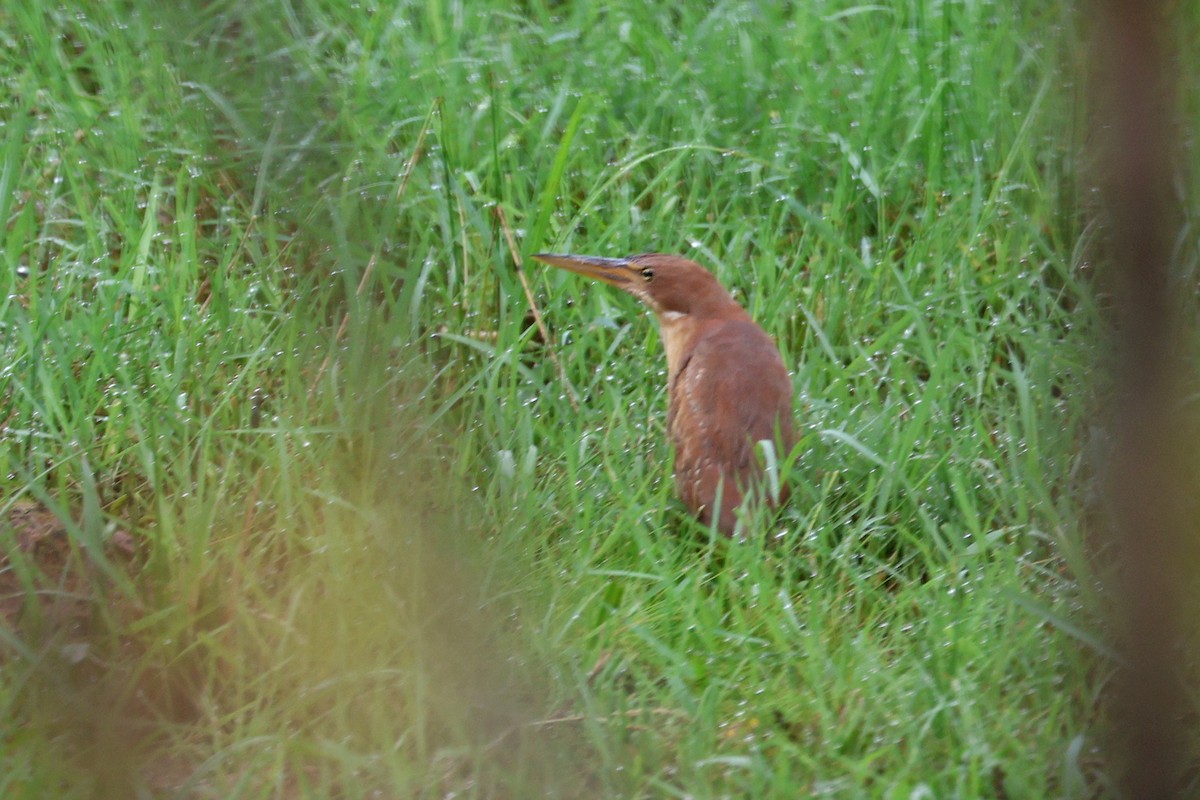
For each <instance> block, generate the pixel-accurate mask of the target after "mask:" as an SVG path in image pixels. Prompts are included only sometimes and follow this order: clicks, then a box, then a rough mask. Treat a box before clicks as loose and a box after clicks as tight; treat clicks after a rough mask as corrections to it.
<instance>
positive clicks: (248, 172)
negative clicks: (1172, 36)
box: [0, 0, 1197, 798]
mask: <svg viewBox="0 0 1200 800" xmlns="http://www.w3.org/2000/svg"><path fill="white" fill-rule="evenodd" d="M1185 5H1186V4H1185ZM1180 13H1184V12H1182V11H1181V12H1180ZM1078 23H1079V20H1077V19H1075V18H1074V17H1073V16H1072V14H1071V12H1070V9H1069V7H1068V6H1067V5H1065V4H1063V3H1057V2H1050V3H1040V4H1029V3H1026V4H1011V3H994V2H961V3H958V2H932V1H931V0H911V1H908V2H900V3H895V4H881V5H860V4H854V3H846V2H812V3H801V4H795V5H792V4H785V3H755V2H727V3H717V4H707V3H705V4H701V3H682V4H681V3H672V4H652V3H651V4H646V3H635V2H608V3H570V2H561V3H560V2H548V1H547V0H532V2H528V3H517V4H513V3H509V2H500V1H499V0H471V2H466V1H465V0H458V1H457V2H445V3H443V2H428V3H415V2H398V3H391V4H388V3H375V2H349V0H291V1H290V2H283V1H282V0H263V2H258V3H240V2H221V1H218V2H188V3H181V4H172V3H150V2H137V1H136V0H122V1H117V2H107V3H85V2H77V3H70V2H67V3H59V4H52V3H11V4H6V5H5V6H3V8H2V9H0V257H2V258H3V269H0V288H2V291H0V481H2V483H0V492H2V495H0V497H2V499H0V512H2V514H0V519H2V520H3V521H2V522H0V538H2V540H3V548H4V554H3V561H2V563H0V613H2V619H0V796H3V797H6V798H9V797H14V798H17V797H29V798H33V797H51V796H53V797H62V798H71V797H97V796H99V797H133V796H140V797H151V796H163V797H168V796H170V797H189V798H190V797H201V798H202V797H213V798H261V797H281V798H292V797H313V798H324V797H345V798H355V797H363V798H365V797H397V798H400V797H405V798H407V797H451V796H453V797H514V798H516V797H531V796H535V795H541V794H551V795H558V796H590V797H684V796H689V797H697V796H698V797H707V796H726V797H780V798H794V797H802V796H831V797H892V798H908V797H981V796H991V797H1014V798H1017V797H1050V796H1063V797H1088V796H1103V795H1105V794H1107V793H1109V792H1111V791H1112V780H1113V775H1114V771H1113V768H1112V767H1111V765H1110V764H1109V763H1108V762H1107V761H1106V760H1105V758H1104V757H1103V750H1102V746H1103V744H1104V740H1103V730H1102V727H1101V724H1100V720H1101V713H1102V709H1101V708H1100V703H1099V697H1100V696H1099V692H1100V687H1101V686H1102V684H1103V681H1104V680H1105V676H1106V675H1108V674H1109V673H1110V672H1111V669H1112V666H1113V665H1112V661H1111V656H1110V653H1109V652H1108V649H1107V645H1106V644H1105V639H1104V635H1103V629H1102V626H1101V623H1100V619H1101V614H1102V612H1103V606H1102V601H1101V598H1100V597H1099V596H1098V594H1097V592H1096V590H1095V573H1094V570H1093V566H1092V563H1091V562H1090V561H1089V559H1088V558H1087V553H1088V548H1089V543H1088V537H1087V530H1088V525H1087V520H1088V519H1089V518H1090V515H1091V514H1092V513H1093V512H1094V511H1096V510H1097V505H1096V498H1095V497H1094V494H1095V492H1094V487H1095V485H1096V484H1095V477H1094V475H1095V463H1094V459H1095V457H1096V455H1095V454H1096V453H1097V452H1098V451H1099V450H1101V449H1102V447H1103V440H1102V438H1101V437H1098V436H1097V435H1096V434H1095V425H1094V415H1095V413H1096V411H1097V406H1096V404H1095V403H1094V402H1093V400H1092V399H1091V398H1092V388H1093V387H1092V380H1091V367H1090V364H1091V363H1092V361H1093V358H1094V356H1095V352H1094V351H1095V350H1096V349H1097V348H1096V347H1095V345H1094V344H1093V343H1092V342H1093V341H1094V340H1093V339H1092V336H1093V333H1094V332H1095V329H1096V317H1097V305H1098V302H1097V299H1096V298H1097V297H1098V293H1097V289H1096V286H1095V285H1094V280H1093V275H1092V274H1091V262H1090V256H1089V253H1090V251H1091V247H1090V244H1089V242H1090V237H1091V230H1092V229H1091V227H1090V226H1089V225H1088V219H1089V210H1088V204H1089V202H1090V201H1089V199H1088V198H1089V197H1090V194H1089V192H1088V191H1087V189H1086V187H1087V185H1088V184H1087V181H1086V176H1085V175H1084V170H1083V169H1082V167H1081V164H1080V163H1079V162H1080V159H1079V155H1078V154H1079V153H1080V152H1081V149H1080V146H1081V143H1082V142H1083V141H1084V139H1085V133H1086V131H1085V122H1086V114H1085V108H1084V92H1083V91H1082V88H1081V82H1082V78H1081V75H1082V72H1081V70H1080V65H1081V63H1082V61H1083V52H1082V50H1081V48H1080V46H1079V44H1078V42H1079V39H1078V36H1077V31H1076V28H1077V26H1078ZM1189 25H1190V27H1188V26H1183V28H1182V30H1193V29H1195V27H1196V26H1195V25H1194V22H1189ZM1193 38H1194V36H1193ZM1184 58H1185V61H1188V60H1189V59H1194V55H1190V56H1189V55H1185V56H1184ZM1196 67H1197V65H1196V64H1195V63H1190V62H1189V63H1185V64H1184V65H1183V66H1182V67H1181V74H1197V71H1196ZM1189 97H1190V95H1189ZM1193 107H1194V104H1190V105H1188V106H1186V107H1185V110H1187V111H1189V112H1190V111H1191V110H1192V108H1193ZM1180 188H1181V191H1183V192H1185V193H1187V194H1188V195H1189V196H1194V193H1193V192H1192V189H1191V186H1190V185H1181V187H1180ZM542 250H555V251H576V252H586V253H593V254H597V255H625V254H630V253H636V252H643V251H648V250H657V251H664V252H677V253H683V254H686V255H688V256H689V257H691V258H694V259H696V260H698V261H701V262H703V263H705V264H707V265H708V266H710V267H712V268H713V269H715V271H716V272H717V274H718V275H719V277H720V278H721V279H722V281H724V282H725V283H726V285H728V286H730V287H732V288H733V289H734V291H735V294H736V296H737V297H738V298H739V299H740V300H741V301H742V302H743V303H744V304H745V305H746V307H747V308H748V310H750V312H751V313H752V314H753V315H754V316H755V318H756V319H757V320H758V321H759V322H760V323H761V324H762V325H763V327H764V328H766V329H767V330H768V331H769V332H771V333H772V335H774V336H775V337H776V338H777V340H778V342H779V344H780V347H781V349H782V351H783V353H784V355H785V358H786V361H787V363H788V366H789V369H791V370H792V372H793V375H794V382H795V387H796V393H797V397H798V413H799V418H798V420H797V422H798V431H799V435H800V437H801V444H800V452H799V456H798V459H797V460H796V463H795V465H794V466H793V467H792V468H791V470H790V478H791V480H792V481H794V484H795V490H794V492H793V496H792V500H791V503H790V504H789V506H788V508H786V509H785V510H784V511H783V512H782V513H781V514H780V515H779V516H778V517H777V518H774V519H762V520H760V522H759V526H758V527H759V530H760V533H759V535H757V536H756V537H753V538H751V539H750V540H748V541H745V542H733V543H729V542H726V541H724V540H722V539H720V538H719V537H713V536H712V535H710V533H709V532H708V531H706V530H703V529H702V528H700V527H699V526H698V525H697V524H695V523H694V522H692V521H691V520H690V519H689V518H688V517H687V515H686V514H685V513H683V512H682V510H681V508H680V507H679V505H678V503H677V502H676V501H675V500H674V499H673V496H672V491H671V485H670V480H669V474H670V454H669V452H668V451H667V448H666V445H665V436H664V415H665V409H666V401H665V395H664V388H663V371H664V362H663V354H662V351H661V347H660V344H659V342H658V338H657V332H656V331H655V330H654V328H653V325H652V323H651V321H650V320H649V319H647V318H646V314H645V313H644V311H643V310H642V309H641V308H640V307H639V306H638V305H637V304H636V303H635V302H634V301H632V300H630V299H628V298H625V297H622V296H619V295H617V294H616V293H613V292H607V291H603V290H599V289H602V287H592V286H587V285H585V284H582V283H581V282H577V281H573V280H571V279H570V277H569V276H565V275H559V274H553V273H552V272H551V271H549V270H547V269H546V268H543V267H540V266H537V265H535V264H532V263H530V264H526V265H525V266H524V267H523V268H521V269H518V268H517V267H516V266H515V264H516V263H517V262H518V261H520V260H521V258H522V256H527V255H528V254H529V253H533V252H538V251H542ZM1181 252H1182V253H1183V254H1184V256H1186V257H1187V258H1193V257H1194V253H1193V250H1192V249H1191V248H1190V247H1185V248H1184V249H1183V250H1181ZM1189 263H1190V262H1189ZM1188 268H1189V269H1191V267H1190V266H1189V267H1188ZM526 282H527V285H528V293H527V291H526V286H525V285H524V284H525V283H526ZM535 309H536V311H537V312H538V314H540V317H541V320H542V322H543V323H544V331H545V332H544V333H543V330H542V329H541V328H539V326H538V325H537V324H535V323H534V320H533V317H534V313H533V312H534V310H535Z"/></svg>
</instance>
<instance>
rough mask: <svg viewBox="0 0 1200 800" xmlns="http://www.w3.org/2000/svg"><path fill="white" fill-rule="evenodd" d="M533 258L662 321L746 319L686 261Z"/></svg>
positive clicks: (648, 256)
mask: <svg viewBox="0 0 1200 800" xmlns="http://www.w3.org/2000/svg"><path fill="white" fill-rule="evenodd" d="M534 258H536V259H537V260H538V261H541V262H542V263H544V264H550V265H551V266H554V267H560V268H562V269H565V270H569V271H571V272H577V273H579V274H580V275H585V276H587V277H589V278H595V279H596V280H599V281H603V282H604V283H609V284H612V285H613V286H616V287H617V288H618V289H623V290H625V291H626V292H629V293H630V294H631V295H633V296H634V297H636V298H637V299H639V300H641V301H642V302H643V303H645V304H646V305H647V306H649V307H650V308H651V310H653V311H654V313H655V314H657V315H658V316H659V318H660V319H671V318H673V317H675V318H677V316H702V315H719V314H729V313H744V312H741V307H740V306H738V304H737V302H736V301H735V300H734V299H733V297H731V296H730V294H729V292H727V291H725V288H724V287H723V286H721V284H720V283H719V282H718V281H717V279H716V277H715V276H714V275H713V274H712V273H711V272H709V271H708V270H706V269H705V268H704V267H702V266H700V265H699V264H697V263H696V262H695V261H689V260H688V259H686V258H684V257H683V256H671V255H664V254H662V253H644V254H642V255H637V256H629V257H627V258H601V257H599V256H574V255H559V254H555V253H538V254H537V255H535V256H534ZM734 309H736V311H734Z"/></svg>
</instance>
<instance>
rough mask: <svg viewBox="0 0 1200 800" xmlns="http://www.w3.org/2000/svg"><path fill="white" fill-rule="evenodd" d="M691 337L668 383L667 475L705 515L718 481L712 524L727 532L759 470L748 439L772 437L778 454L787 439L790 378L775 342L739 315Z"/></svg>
mask: <svg viewBox="0 0 1200 800" xmlns="http://www.w3.org/2000/svg"><path fill="white" fill-rule="evenodd" d="M691 345H692V346H691V348H690V351H689V353H688V355H687V356H686V357H685V359H684V361H683V363H682V364H681V365H680V368H679V369H678V370H677V371H676V372H675V374H674V376H673V378H672V383H671V386H670V387H669V388H670V395H671V397H670V410H669V412H668V418H667V427H668V430H669V432H670V434H671V439H672V441H673V444H674V446H675V482H676V486H677V488H678V490H679V494H680V497H681V498H682V499H683V502H684V503H685V504H686V505H687V506H688V507H689V508H690V509H692V510H693V511H695V512H697V513H698V514H699V515H700V519H701V521H702V522H705V523H709V522H711V520H712V517H713V510H714V508H715V506H716V503H717V499H718V498H717V495H718V487H720V488H719V492H720V516H719V518H718V527H719V528H720V529H721V530H722V531H723V532H724V533H726V534H732V533H733V530H734V526H735V524H736V515H735V514H734V511H735V509H736V508H737V507H738V506H739V505H740V504H741V502H742V499H743V497H744V495H745V493H746V490H747V489H748V488H749V486H750V484H751V483H752V482H753V481H754V480H756V479H757V478H758V477H759V473H760V472H761V467H760V464H759V460H758V458H757V456H756V454H755V443H756V442H758V441H760V440H763V439H767V440H771V441H773V442H774V443H775V451H776V453H778V454H779V456H780V457H783V456H784V455H786V454H787V452H788V451H789V450H791V448H792V445H793V443H794V438H795V437H794V433H793V430H792V383H791V379H790V378H789V377H788V373H787V368H786V367H785V366H784V364H783V360H782V358H780V356H779V351H778V349H777V348H776V347H775V343H774V342H773V341H772V340H771V338H770V337H769V336H768V335H767V334H766V333H765V332H764V331H763V330H762V328H760V327H758V325H756V324H754V322H752V321H750V320H749V319H747V318H742V319H732V320H712V321H710V322H708V323H707V324H704V325H702V326H701V327H700V328H699V329H698V330H697V331H696V334H695V338H694V339H693V340H692V342H691ZM781 499H782V498H781Z"/></svg>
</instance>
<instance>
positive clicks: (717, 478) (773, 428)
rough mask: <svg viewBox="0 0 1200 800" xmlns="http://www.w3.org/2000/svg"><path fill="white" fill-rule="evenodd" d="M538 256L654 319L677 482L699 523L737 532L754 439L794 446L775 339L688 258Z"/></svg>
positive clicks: (753, 464) (757, 474)
mask: <svg viewBox="0 0 1200 800" xmlns="http://www.w3.org/2000/svg"><path fill="white" fill-rule="evenodd" d="M534 258H536V259H537V260H538V261H541V262H544V263H546V264H550V265H551V266H555V267H561V268H562V269H566V270H570V271H571V272H575V273H578V274H580V275H586V276H587V277H589V278H595V279H596V280H600V281H603V282H604V283H608V284H611V285H613V286H616V287H617V288H618V289H623V290H624V291H626V292H628V293H629V294H631V295H633V296H634V297H636V298H637V299H639V300H641V301H642V302H643V303H645V304H646V305H647V306H649V307H650V309H651V310H652V311H653V312H654V313H655V315H656V316H657V317H658V323H659V330H660V333H661V335H662V340H663V345H664V347H665V349H666V351H667V395H668V410H667V431H668V433H669V434H670V437H671V443H672V445H673V447H674V449H675V487H676V489H677V491H678V492H679V496H680V499H682V500H683V503H684V505H686V506H687V507H688V509H689V510H690V511H691V512H692V513H694V514H695V515H697V516H698V517H699V518H700V521H701V522H703V523H704V524H706V525H708V524H711V523H712V521H713V519H714V516H715V518H716V521H717V527H718V528H719V529H720V530H721V532H722V533H724V534H725V535H726V536H732V535H733V533H734V529H735V527H736V524H737V515H736V513H735V512H736V510H737V509H738V507H740V506H741V505H742V501H743V500H744V499H745V496H746V494H747V492H749V491H750V489H751V487H752V486H754V485H755V484H756V483H757V482H758V481H759V480H760V478H761V477H762V465H761V462H760V459H759V458H758V457H757V455H756V453H755V448H756V443H757V442H759V441H763V440H767V441H770V442H772V443H773V445H774V449H775V453H776V454H777V456H778V457H779V458H780V459H782V458H783V457H784V456H785V455H787V453H788V452H789V451H790V450H791V448H792V445H793V443H794V434H793V432H792V382H791V379H790V378H789V377H788V372H787V369H786V368H785V367H784V365H783V359H782V358H781V357H780V355H779V350H778V348H776V347H775V343H774V342H773V341H772V340H771V337H770V336H768V335H767V334H766V332H765V331H764V330H763V329H762V328H760V327H759V326H758V325H757V324H756V323H755V322H754V320H753V319H751V318H750V315H749V314H747V313H746V311H745V309H743V308H742V307H741V306H740V305H738V303H737V301H736V300H734V299H733V297H732V296H731V295H730V294H729V292H727V291H726V290H725V288H724V287H723V286H721V284H720V283H719V282H718V281H717V279H716V277H715V276H714V275H713V274H712V273H711V272H709V271H708V270H706V269H705V268H704V267H702V266H700V265H699V264H697V263H695V262H694V261H689V260H688V259H686V258H683V257H682V256H671V255H663V254H661V253H647V254H644V255H637V256H630V257H628V258H599V257H596V256H575V255H556V254H552V253H540V254H538V255H535V256H534ZM782 488H783V491H782V492H781V493H780V498H779V499H780V500H781V501H782V500H784V499H786V487H782ZM760 494H763V493H761V492H760ZM767 499H768V500H769V499H771V498H767Z"/></svg>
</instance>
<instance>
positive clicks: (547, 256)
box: [534, 253, 638, 291]
mask: <svg viewBox="0 0 1200 800" xmlns="http://www.w3.org/2000/svg"><path fill="white" fill-rule="evenodd" d="M534 258H536V259H537V260H538V261H541V262H542V263H543V264H549V265H550V266H552V267H559V268H561V269H565V270H569V271H570V272H575V273H578V274H580V275H584V276H587V277H589V278H595V279H596V280H598V281H604V282H605V283H608V284H612V285H613V286H616V287H618V288H621V289H625V290H627V291H628V289H629V287H630V284H632V283H633V278H634V276H635V275H637V274H638V269H637V267H636V266H635V265H634V264H633V263H632V262H631V261H630V260H629V259H628V258H601V257H600V256H572V255H562V254H558V253H537V254H535V255H534Z"/></svg>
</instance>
